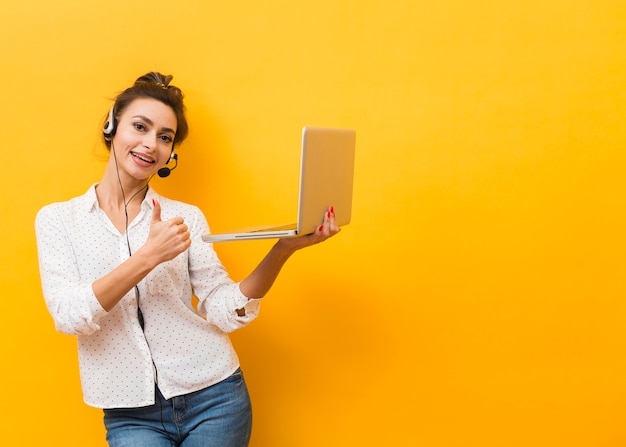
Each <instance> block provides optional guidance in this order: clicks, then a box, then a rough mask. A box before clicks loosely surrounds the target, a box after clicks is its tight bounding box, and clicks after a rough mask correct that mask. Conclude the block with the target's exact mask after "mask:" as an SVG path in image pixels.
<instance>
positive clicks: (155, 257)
mask: <svg viewBox="0 0 626 447" xmlns="http://www.w3.org/2000/svg"><path fill="white" fill-rule="evenodd" d="M171 79H172V76H164V75H162V74H160V73H154V72H153V73H148V74H146V75H144V76H142V77H140V78H138V79H137V81H136V82H135V84H134V85H133V86H132V87H130V88H128V89H126V90H125V91H123V92H122V93H120V94H119V96H117V98H116V100H115V103H114V104H113V107H112V108H111V110H110V112H109V117H108V119H107V122H106V123H105V126H104V132H103V138H104V143H105V145H106V146H107V148H108V149H109V151H110V152H111V155H110V156H109V160H108V163H107V165H106V168H105V171H104V175H103V177H102V180H101V181H100V182H99V183H97V184H95V185H92V186H91V187H90V188H89V190H88V191H87V192H86V193H85V194H84V195H82V196H80V197H76V198H74V199H72V200H70V201H67V202H62V203H54V204H51V205H48V206H46V207H44V208H42V209H41V210H40V212H39V213H38V215H37V219H36V232H37V245H38V250H39V263H40V271H41V279H42V286H43V292H44V297H45V300H46V304H47V306H48V309H49V311H50V313H51V315H52V317H53V318H54V321H55V325H56V328H57V330H59V331H61V332H64V333H67V334H75V335H77V336H78V350H79V363H80V373H81V383H82V388H83V394H84V399H85V402H86V403H87V404H88V405H91V406H95V407H98V408H103V409H104V422H105V427H106V430H107V441H108V443H109V445H110V446H111V447H121V446H134V447H137V446H144V445H145V446H149V447H158V446H161V445H163V446H171V445H176V446H186V447H196V446H207V445H215V446H220V447H224V446H226V447H228V446H246V445H248V442H249V438H250V432H251V407H250V400H249V397H248V392H247V390H246V385H245V382H244V379H243V376H242V373H241V370H240V369H239V360H238V358H237V355H236V353H235V351H234V349H233V347H232V345H231V343H230V341H229V338H228V335H227V334H228V333H229V332H231V331H233V330H235V329H238V328H240V327H243V326H245V325H247V324H248V323H250V322H251V321H252V320H253V319H254V318H256V316H257V315H258V312H259V306H260V299H261V298H262V297H263V296H264V295H265V294H266V293H267V292H268V291H269V289H270V287H271V286H272V284H273V282H274V280H275V279H276V277H277V275H278V273H279V271H280V270H281V267H282V266H283V264H284V263H285V261H286V260H287V259H288V258H289V257H290V256H291V255H292V254H293V253H294V252H295V251H296V250H298V249H301V248H304V247H307V246H310V245H313V244H316V243H319V242H322V241H324V240H326V239H328V238H329V237H331V236H333V235H334V234H336V233H337V232H339V228H338V227H337V225H336V223H335V216H334V213H333V210H332V208H330V209H329V210H328V212H327V213H325V215H324V216H323V221H322V225H320V227H319V228H317V229H316V231H315V233H314V234H311V235H309V236H304V237H298V238H290V239H279V240H278V241H277V242H276V244H275V245H274V246H273V247H272V248H271V249H270V251H269V252H268V254H267V255H266V256H265V258H264V259H263V260H262V261H261V262H260V264H259V265H258V266H257V267H256V268H255V269H254V270H253V271H252V273H250V275H249V276H248V277H246V278H245V279H244V280H242V281H241V282H238V283H235V282H234V281H233V280H231V279H230V278H229V276H228V274H227V272H226V271H225V269H224V267H223V266H222V265H221V263H220V261H219V259H218V258H217V256H216V254H215V252H214V250H213V248H212V246H211V244H207V243H203V242H202V240H201V236H202V234H203V233H206V232H207V231H208V225H207V223H206V219H205V217H204V215H203V214H202V212H201V211H200V210H199V209H198V208H197V207H194V206H191V205H188V204H185V203H181V202H178V201H174V200H170V199H167V198H165V197H162V196H160V195H158V194H157V193H156V192H155V191H154V190H153V189H152V188H151V187H150V186H149V181H150V179H151V178H152V177H153V176H154V175H155V174H156V173H157V172H158V171H159V170H160V169H162V168H164V167H165V165H166V164H167V163H168V162H169V161H170V160H173V159H175V158H176V154H175V151H174V150H175V148H178V146H179V145H180V143H181V142H182V141H183V140H184V139H185V137H186V136H187V131H188V128H187V121H186V118H185V114H184V110H185V109H184V105H183V94H182V92H181V91H180V90H179V89H178V88H177V87H174V86H172V85H170V81H171ZM166 171H168V170H167V168H166ZM161 173H163V171H162V172H161ZM166 174H167V172H166ZM320 217H322V216H320ZM192 294H193V295H195V296H196V297H197V299H198V302H197V304H196V305H195V306H194V305H193V304H192Z"/></svg>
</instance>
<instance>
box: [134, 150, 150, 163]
mask: <svg viewBox="0 0 626 447" xmlns="http://www.w3.org/2000/svg"><path fill="white" fill-rule="evenodd" d="M132 155H133V157H136V158H138V159H140V160H143V161H145V162H146V163H154V161H153V160H148V159H147V158H144V157H142V156H141V155H138V154H135V153H134V152H132Z"/></svg>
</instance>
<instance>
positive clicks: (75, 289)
mask: <svg viewBox="0 0 626 447" xmlns="http://www.w3.org/2000/svg"><path fill="white" fill-rule="evenodd" d="M58 211H59V207H58V206H55V205H49V206H46V207H44V208H42V209H41V210H40V211H39V213H37V217H36V219H35V232H36V238H37V251H38V257H39V270H40V277H41V285H42V291H43V295H44V299H45V301H46V305H47V307H48V310H49V312H50V314H51V315H52V318H53V320H54V324H55V327H56V329H57V330H58V331H59V332H63V333H66V334H75V335H79V334H80V335H85V334H91V333H93V332H95V331H97V330H99V329H100V325H99V324H98V322H99V321H100V320H101V319H102V317H104V316H105V315H106V314H107V311H106V310H105V309H104V308H103V307H102V306H101V305H100V303H99V301H98V300H97V298H96V296H95V295H94V293H93V290H92V288H91V283H82V282H81V280H80V275H79V270H78V264H77V263H78V260H77V258H76V256H75V253H74V252H73V250H72V245H71V243H70V239H69V235H68V229H67V228H66V226H65V225H64V222H63V218H62V216H61V213H59V212H58Z"/></svg>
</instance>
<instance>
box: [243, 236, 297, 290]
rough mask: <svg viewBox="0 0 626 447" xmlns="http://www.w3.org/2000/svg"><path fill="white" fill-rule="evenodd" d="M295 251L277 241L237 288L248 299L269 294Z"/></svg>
mask: <svg viewBox="0 0 626 447" xmlns="http://www.w3.org/2000/svg"><path fill="white" fill-rule="evenodd" d="M295 251H296V249H295V248H293V247H291V246H289V245H288V244H285V243H284V242H283V241H282V240H281V241H278V242H277V243H276V244H275V245H274V246H273V247H272V248H271V250H270V251H269V252H268V253H267V255H266V256H265V257H264V258H263V260H262V261H261V262H260V263H259V265H258V266H257V267H256V268H255V269H254V270H253V271H252V273H250V275H248V276H247V277H246V278H245V279H244V280H243V281H241V283H240V284H239V288H240V290H241V293H243V294H244V295H245V296H247V297H248V298H262V297H263V296H265V294H267V292H269V290H270V288H271V287H272V285H273V284H274V281H276V278H277V277H278V274H279V273H280V271H281V269H282V267H283V265H285V262H287V260H288V259H289V258H290V257H291V255H292V254H293V253H294V252H295Z"/></svg>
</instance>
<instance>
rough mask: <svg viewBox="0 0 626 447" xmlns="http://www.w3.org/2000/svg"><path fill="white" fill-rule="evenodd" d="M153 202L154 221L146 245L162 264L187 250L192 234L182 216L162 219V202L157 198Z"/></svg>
mask: <svg viewBox="0 0 626 447" xmlns="http://www.w3.org/2000/svg"><path fill="white" fill-rule="evenodd" d="M152 204H153V208H152V222H150V234H149V235H148V240H147V241H146V246H147V247H150V252H151V253H152V254H153V256H154V257H155V258H154V259H155V262H156V263H157V264H160V263H161V262H165V261H169V260H171V259H174V258H175V257H176V256H178V255H179V254H181V253H182V252H184V251H185V250H187V249H188V248H189V247H190V246H191V235H190V234H189V228H188V227H187V225H186V224H185V221H184V219H183V218H182V217H173V218H171V219H168V220H165V221H164V220H161V204H160V203H159V202H158V201H156V200H153V201H152Z"/></svg>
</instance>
